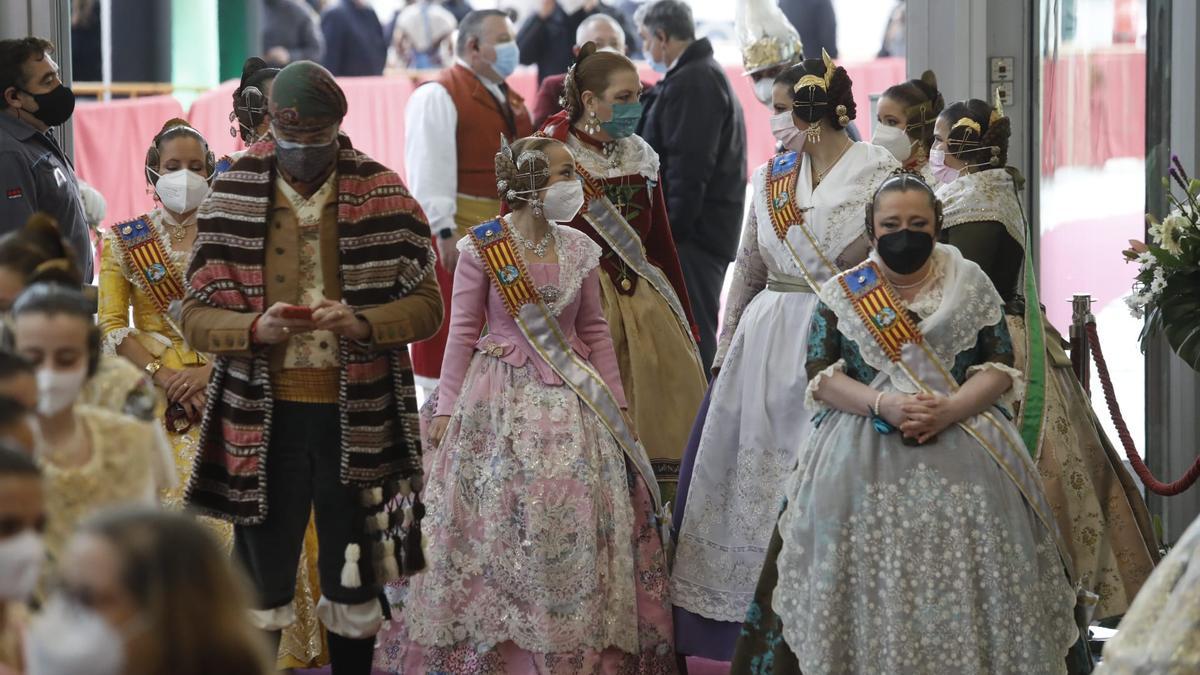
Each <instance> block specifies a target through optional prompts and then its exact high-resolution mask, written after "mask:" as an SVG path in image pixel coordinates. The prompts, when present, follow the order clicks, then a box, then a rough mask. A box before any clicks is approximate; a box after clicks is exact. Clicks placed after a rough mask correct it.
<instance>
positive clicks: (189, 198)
mask: <svg viewBox="0 0 1200 675" xmlns="http://www.w3.org/2000/svg"><path fill="white" fill-rule="evenodd" d="M151 173H154V170H153V169H151ZM208 188H209V185H208V181H207V180H205V179H204V176H201V175H200V174H198V173H196V172H195V171H192V170H190V169H182V170H180V171H172V172H170V173H164V174H161V175H159V177H158V180H157V181H155V182H154V191H155V192H156V193H158V198H159V199H160V200H161V201H162V204H163V206H165V207H166V208H167V209H168V210H170V211H173V212H175V213H190V212H192V211H195V210H196V209H197V208H199V207H200V202H202V201H204V198H205V197H206V196H208Z"/></svg>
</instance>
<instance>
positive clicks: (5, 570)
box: [0, 530, 46, 602]
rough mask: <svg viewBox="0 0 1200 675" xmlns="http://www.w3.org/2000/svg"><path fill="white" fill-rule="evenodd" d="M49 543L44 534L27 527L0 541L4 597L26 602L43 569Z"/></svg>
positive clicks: (0, 594)
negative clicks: (45, 542) (43, 537)
mask: <svg viewBox="0 0 1200 675" xmlns="http://www.w3.org/2000/svg"><path fill="white" fill-rule="evenodd" d="M45 558H46V547H45V545H43V543H42V537H41V535H39V534H38V533H36V532H34V531H33V530H25V531H23V532H21V533H20V534H15V535H13V536H11V537H9V538H8V539H5V540H4V541H0V600H3V601H5V602H25V601H26V600H28V599H29V595H30V594H31V593H33V587H34V586H35V585H37V580H38V576H40V575H41V573H42V561H43V560H44V559H45Z"/></svg>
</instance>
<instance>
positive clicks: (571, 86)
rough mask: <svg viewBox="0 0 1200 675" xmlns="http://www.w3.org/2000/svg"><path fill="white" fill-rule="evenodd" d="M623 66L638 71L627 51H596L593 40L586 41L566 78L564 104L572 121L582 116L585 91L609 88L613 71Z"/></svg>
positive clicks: (593, 91) (598, 90) (596, 91)
mask: <svg viewBox="0 0 1200 675" xmlns="http://www.w3.org/2000/svg"><path fill="white" fill-rule="evenodd" d="M595 16H604V15H601V14H596V15H595ZM623 69H624V70H628V71H629V72H631V73H633V74H634V75H637V66H636V65H634V63H633V61H630V60H629V58H628V57H626V56H625V55H624V54H613V53H612V52H599V51H596V43H594V42H589V43H587V44H585V45H584V46H583V47H582V48H581V49H580V50H579V56H578V57H576V59H575V65H573V66H571V69H570V70H569V71H567V77H566V79H564V80H563V101H564V107H565V108H566V109H567V111H568V112H569V113H570V121H571V122H572V123H574V122H576V121H578V120H579V118H580V117H582V116H583V92H585V91H590V92H592V93H593V94H596V95H597V96H600V95H601V94H603V93H604V90H605V89H608V83H609V81H610V80H611V79H612V75H613V73H615V72H618V71H620V70H623Z"/></svg>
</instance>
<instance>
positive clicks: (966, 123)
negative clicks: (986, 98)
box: [950, 117, 983, 136]
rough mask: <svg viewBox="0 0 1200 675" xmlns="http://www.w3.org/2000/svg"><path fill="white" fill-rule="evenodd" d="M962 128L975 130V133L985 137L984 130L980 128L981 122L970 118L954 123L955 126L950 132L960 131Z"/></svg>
mask: <svg viewBox="0 0 1200 675" xmlns="http://www.w3.org/2000/svg"><path fill="white" fill-rule="evenodd" d="M960 127H966V128H968V129H972V130H974V132H975V133H977V134H979V135H980V136H982V135H983V128H982V127H980V126H979V122H976V121H975V120H973V119H971V118H970V117H963V118H960V119H959V120H958V121H957V122H955V123H954V126H953V127H951V128H950V130H951V131H954V130H955V129H958V128H960Z"/></svg>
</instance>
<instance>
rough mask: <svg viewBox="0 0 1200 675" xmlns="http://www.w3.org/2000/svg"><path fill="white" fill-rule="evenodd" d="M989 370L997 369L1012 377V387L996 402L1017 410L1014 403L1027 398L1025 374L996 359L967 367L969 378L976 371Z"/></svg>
mask: <svg viewBox="0 0 1200 675" xmlns="http://www.w3.org/2000/svg"><path fill="white" fill-rule="evenodd" d="M987 370H995V371H998V372H1001V373H1004V374H1005V375H1008V376H1009V377H1010V378H1012V387H1011V388H1010V389H1009V390H1008V391H1006V392H1004V393H1003V394H1001V395H1000V399H999V400H998V401H996V403H997V404H999V405H1002V406H1004V407H1005V408H1007V409H1009V410H1015V408H1014V407H1013V404H1014V403H1019V402H1021V401H1024V400H1025V376H1024V375H1022V374H1021V371H1019V370H1017V369H1016V368H1013V367H1012V366H1006V365H1004V364H1003V363H997V362H996V361H988V362H987V363H980V364H978V365H974V366H971V367H970V368H967V379H971V377H972V376H973V375H975V374H976V373H982V372H984V371H987Z"/></svg>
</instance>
